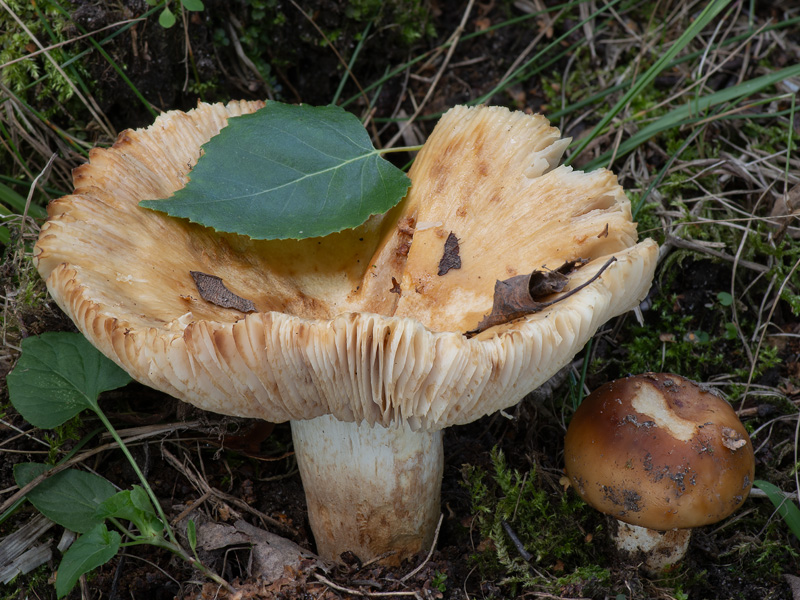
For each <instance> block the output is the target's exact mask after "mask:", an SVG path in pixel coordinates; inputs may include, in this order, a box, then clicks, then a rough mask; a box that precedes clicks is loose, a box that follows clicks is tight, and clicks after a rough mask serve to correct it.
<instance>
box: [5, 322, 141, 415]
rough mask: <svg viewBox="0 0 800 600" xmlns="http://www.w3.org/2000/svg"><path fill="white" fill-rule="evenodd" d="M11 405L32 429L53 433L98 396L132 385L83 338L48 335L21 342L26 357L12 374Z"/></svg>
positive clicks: (95, 407) (91, 405)
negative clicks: (47, 430) (54, 428)
mask: <svg viewBox="0 0 800 600" xmlns="http://www.w3.org/2000/svg"><path fill="white" fill-rule="evenodd" d="M6 379H7V382H8V392H9V396H10V399H11V404H13V405H14V408H16V409H17V411H18V412H19V414H21V415H22V417H23V418H24V419H25V420H26V421H28V423H30V424H31V425H33V426H34V427H41V428H42V429H52V428H53V427H56V426H58V425H61V424H62V423H64V422H65V421H68V420H69V419H71V418H72V417H74V416H75V415H77V414H78V413H79V412H81V411H82V410H84V409H86V408H90V409H92V410H94V411H97V410H99V406H98V404H97V397H98V396H99V395H100V393H101V392H105V391H107V390H113V389H116V388H118V387H122V386H123V385H127V384H128V383H129V382H130V381H131V377H130V375H128V374H127V373H126V372H125V371H123V370H122V369H120V368H119V367H118V366H117V365H115V364H114V363H113V362H111V361H110V360H109V359H107V358H106V357H105V356H103V355H102V354H101V353H100V351H99V350H97V349H96V348H95V347H94V346H92V344H90V343H89V341H88V340H87V339H86V338H85V337H83V336H82V335H80V334H79V333H67V332H50V333H44V334H42V335H40V336H38V337H29V338H25V339H24V340H22V354H21V355H20V357H19V361H17V366H16V367H14V370H13V371H12V372H11V373H9V374H8V377H7V378H6Z"/></svg>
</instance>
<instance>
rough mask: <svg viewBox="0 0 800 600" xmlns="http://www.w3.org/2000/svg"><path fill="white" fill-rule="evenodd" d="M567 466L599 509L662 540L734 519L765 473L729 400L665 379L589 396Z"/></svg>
mask: <svg viewBox="0 0 800 600" xmlns="http://www.w3.org/2000/svg"><path fill="white" fill-rule="evenodd" d="M565 461H566V470H567V475H569V477H570V479H571V480H572V482H573V483H574V484H575V487H576V489H577V491H578V493H579V494H580V495H581V497H583V499H584V500H586V502H588V503H589V504H591V505H592V506H593V507H594V508H596V509H597V510H600V511H602V512H604V513H606V514H609V515H611V516H613V517H616V518H617V519H619V520H620V521H624V522H626V523H631V524H634V525H639V526H641V527H647V528H649V529H658V530H665V529H674V528H690V527H699V526H701V525H706V524H709V523H714V522H716V521H719V520H721V519H723V518H725V517H726V516H728V515H729V514H731V513H732V512H733V511H735V510H736V509H737V508H739V506H741V505H742V503H743V502H744V500H745V498H747V494H748V492H749V491H750V487H751V486H752V483H753V477H754V464H755V462H754V457H753V448H752V444H751V443H750V440H749V437H748V435H747V431H746V430H745V428H744V426H743V425H742V424H741V423H740V422H739V419H738V418H737V417H736V414H735V412H734V411H733V409H732V408H731V406H730V405H729V404H728V403H727V402H726V401H725V400H724V399H722V398H720V397H719V396H717V395H716V394H714V393H713V392H711V391H709V390H708V389H705V388H703V387H701V386H699V385H698V384H696V383H694V382H692V381H690V380H688V379H684V378H683V377H679V376H677V375H668V374H656V373H648V374H645V375H637V376H633V377H627V378H625V379H620V380H617V381H613V382H611V383H609V384H606V385H605V386H603V387H601V388H599V389H598V390H596V391H595V392H593V393H592V394H591V395H589V396H588V397H587V398H586V399H585V400H584V401H583V403H582V404H581V406H580V407H579V409H578V410H577V412H576V413H575V416H574V417H573V419H572V422H571V423H570V426H569V430H568V431H567V437H566V446H565Z"/></svg>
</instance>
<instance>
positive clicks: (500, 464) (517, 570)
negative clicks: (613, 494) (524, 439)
mask: <svg viewBox="0 0 800 600" xmlns="http://www.w3.org/2000/svg"><path fill="white" fill-rule="evenodd" d="M491 460H492V465H493V470H494V473H493V474H492V475H491V476H490V475H487V474H486V473H484V472H483V471H482V470H480V469H477V468H475V467H472V466H465V467H464V470H463V477H464V485H465V487H466V488H467V489H468V490H469V493H470V497H471V501H472V512H473V513H474V514H475V515H476V516H475V523H476V526H477V529H478V532H479V533H480V536H481V540H482V541H481V543H480V544H479V548H480V549H481V551H479V552H478V553H476V554H474V555H473V556H472V560H473V562H474V563H475V564H476V565H477V566H478V567H479V569H480V570H481V572H482V575H483V576H484V577H487V578H492V577H498V578H500V579H501V583H502V584H503V585H505V586H508V587H509V588H510V593H511V594H512V595H516V594H517V593H518V591H519V588H520V587H534V586H536V587H544V588H546V589H553V590H555V589H558V588H559V587H562V586H564V585H567V582H568V583H569V584H570V585H574V584H577V583H578V582H581V585H583V584H584V583H586V580H589V579H591V580H596V581H607V580H608V577H609V574H608V571H607V570H606V568H605V567H604V566H602V565H594V564H593V562H594V560H595V559H594V557H593V556H592V546H591V543H590V541H591V539H592V538H593V537H594V535H596V534H597V533H598V532H599V531H600V526H599V525H598V526H597V528H596V530H594V531H592V532H591V535H588V533H589V532H587V530H586V525H585V523H588V522H597V515H596V513H594V511H592V510H591V509H590V508H589V507H588V506H587V505H586V504H585V503H584V502H583V501H582V500H580V498H578V497H577V496H576V495H574V494H567V493H563V494H558V495H553V494H552V493H548V492H546V491H544V490H543V489H542V485H541V481H540V479H539V477H538V476H537V474H536V471H535V470H532V471H530V472H528V473H520V472H519V471H517V470H515V469H511V468H509V466H508V464H507V462H506V459H505V456H504V455H503V453H502V451H500V450H498V449H497V448H495V449H493V450H492V453H491ZM509 532H513V534H514V535H515V536H516V537H517V538H518V541H519V542H520V543H521V544H522V547H523V549H524V551H525V552H527V553H528V554H530V558H529V560H527V561H526V560H525V558H523V556H521V552H520V550H519V548H518V547H517V545H516V544H515V542H514V540H513V539H512V537H511V535H510V533H509ZM551 569H555V570H556V571H558V572H561V573H563V572H567V573H569V575H565V576H563V577H561V578H559V579H557V578H555V577H552V578H550V577H546V576H545V575H544V573H545V572H547V571H548V570H551Z"/></svg>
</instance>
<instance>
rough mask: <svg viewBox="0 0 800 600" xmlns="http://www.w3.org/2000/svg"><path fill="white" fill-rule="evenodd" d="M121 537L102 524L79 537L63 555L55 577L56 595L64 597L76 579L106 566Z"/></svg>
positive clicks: (116, 549)
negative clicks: (101, 566)
mask: <svg viewBox="0 0 800 600" xmlns="http://www.w3.org/2000/svg"><path fill="white" fill-rule="evenodd" d="M121 542H122V536H121V535H120V534H119V533H117V532H116V531H109V530H108V528H107V527H106V526H105V524H104V523H101V524H99V525H97V526H96V527H95V528H94V529H92V530H91V531H90V532H88V533H87V534H85V535H82V536H81V537H79V538H78V539H77V540H76V541H75V543H74V544H72V546H70V547H69V549H68V550H67V551H66V552H65V553H64V558H63V559H62V560H61V564H60V565H59V567H58V574H57V575H56V595H57V596H58V597H59V598H63V597H64V596H66V595H67V594H68V593H69V591H70V590H71V589H72V588H73V587H75V584H76V583H78V578H80V576H81V575H83V574H84V573H88V572H89V571H92V570H94V569H96V568H97V567H99V566H100V565H104V564H106V563H107V562H108V561H110V560H111V559H112V558H114V557H115V556H116V555H117V552H118V551H119V545H120V543H121Z"/></svg>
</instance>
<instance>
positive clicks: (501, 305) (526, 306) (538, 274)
mask: <svg viewBox="0 0 800 600" xmlns="http://www.w3.org/2000/svg"><path fill="white" fill-rule="evenodd" d="M616 260H617V259H616V258H614V257H613V256H612V257H611V258H610V259H608V261H607V262H606V263H605V264H604V265H603V266H602V267H600V269H599V270H598V271H597V273H595V274H594V275H593V276H592V278H591V279H589V280H588V281H586V282H584V283H582V284H581V285H579V286H577V287H575V288H573V289H571V290H570V291H569V292H567V293H565V294H564V295H562V296H559V297H558V298H556V299H555V300H550V301H548V302H541V301H540V300H541V299H542V298H545V297H547V296H550V295H552V294H555V293H558V292H560V291H562V290H563V289H564V288H565V287H566V285H567V283H568V282H569V275H570V274H571V273H573V272H574V271H575V270H576V269H578V268H580V267H582V266H583V265H584V264H586V263H587V262H589V261H588V260H586V259H583V258H579V259H578V260H572V261H568V262H565V263H564V264H563V265H561V266H560V267H559V268H558V269H555V270H553V271H539V270H538V269H537V270H534V271H533V272H532V273H530V274H528V275H517V276H516V277H511V278H510V279H506V280H504V281H500V280H498V281H497V282H496V283H495V284H494V300H493V304H492V312H490V313H489V314H488V315H486V316H485V317H484V318H483V319H482V320H481V322H480V323H478V327H477V328H476V329H474V330H472V331H468V332H467V335H468V336H471V335H475V334H477V333H480V332H481V331H484V330H486V329H489V327H494V326H495V325H502V324H503V323H508V322H509V321H513V320H514V319H518V318H520V317H524V316H525V315H529V314H531V313H535V312H539V311H540V310H542V309H543V308H546V307H548V306H551V305H553V304H555V303H556V302H560V301H561V300H564V299H565V298H569V297H570V296H571V295H572V294H575V293H576V292H579V291H580V290H582V289H583V288H585V287H586V286H587V285H589V284H590V283H592V282H593V281H595V280H596V279H597V278H598V277H600V275H602V274H603V271H605V270H606V269H607V268H608V267H609V266H610V265H611V263H613V262H615V261H616Z"/></svg>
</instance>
